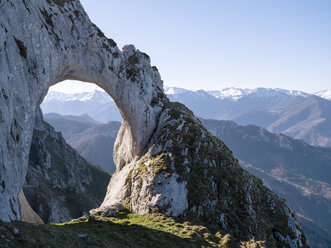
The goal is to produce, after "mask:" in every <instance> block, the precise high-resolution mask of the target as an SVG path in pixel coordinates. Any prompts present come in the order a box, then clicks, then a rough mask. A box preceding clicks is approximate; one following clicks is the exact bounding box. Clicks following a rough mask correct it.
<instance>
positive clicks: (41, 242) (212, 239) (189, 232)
mask: <svg viewBox="0 0 331 248" xmlns="http://www.w3.org/2000/svg"><path fill="white" fill-rule="evenodd" d="M254 243H255V242H254ZM255 244H256V243H255ZM242 245H244V244H242ZM252 245H253V244H252ZM239 246H240V245H239V243H235V242H234V241H232V240H231V236H230V235H229V234H226V235H222V234H221V233H219V232H218V230H217V227H216V226H208V227H206V226H204V225H202V224H201V223H198V221H192V222H187V221H184V220H180V219H174V218H171V217H166V216H164V215H161V214H148V215H137V214H133V213H127V212H121V213H120V214H119V215H118V217H116V218H104V217H100V218H98V219H93V220H90V221H88V220H87V219H86V218H85V219H84V218H83V219H81V220H79V221H72V222H68V223H63V224H56V225H54V224H52V225H35V224H28V223H24V222H19V221H15V222H12V223H3V222H0V247H25V248H28V247H57V248H58V247H239ZM244 247H255V246H250V245H249V244H245V245H244ZM257 247H258V246H257Z"/></svg>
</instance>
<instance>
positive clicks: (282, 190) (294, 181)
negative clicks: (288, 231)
mask: <svg viewBox="0 0 331 248" xmlns="http://www.w3.org/2000/svg"><path fill="white" fill-rule="evenodd" d="M47 116H48V115H46V118H45V120H46V121H48V122H49V123H51V124H52V125H53V126H54V127H55V129H56V130H57V131H61V132H63V134H64V137H65V138H66V139H67V142H68V143H69V144H71V145H72V146H73V147H74V148H77V150H78V152H79V153H80V154H81V155H82V156H83V157H85V158H86V159H87V160H88V161H89V162H92V163H96V164H98V165H100V166H101V167H103V168H104V169H106V170H107V171H109V172H114V170H115V167H114V165H113V163H112V165H111V166H112V167H109V165H110V164H109V161H112V153H111V152H109V151H111V149H113V143H114V140H115V137H116V134H117V131H118V130H119V127H120V123H119V122H110V123H108V124H95V123H89V122H86V120H85V118H86V116H85V117H84V118H82V117H80V118H81V120H80V121H78V120H71V119H72V117H66V116H63V117H61V116H57V117H55V116H53V117H52V118H49V117H47ZM68 118H70V119H68ZM201 122H202V124H203V125H204V126H205V127H206V128H207V129H208V130H209V131H210V132H211V133H213V134H214V135H215V136H217V137H219V138H220V139H222V140H223V141H224V142H225V144H226V145H227V146H229V148H230V149H231V150H232V151H233V153H234V155H235V157H237V158H238V159H239V161H240V163H241V165H242V166H243V167H244V168H245V169H247V170H248V171H250V172H251V173H253V174H254V175H256V176H257V177H259V178H262V179H263V180H264V184H265V185H267V186H268V187H270V188H271V189H272V190H273V191H275V192H276V193H277V194H278V195H280V196H281V197H283V198H285V199H287V201H288V202H289V203H290V205H291V206H293V207H294V209H296V211H297V212H298V214H299V216H300V219H301V221H302V222H303V227H304V230H305V231H306V234H307V235H308V238H309V240H310V241H311V243H312V244H313V246H312V247H328V243H330V242H331V239H330V237H331V219H330V213H331V148H322V147H314V146H311V145H308V144H306V143H304V142H302V141H299V140H295V139H293V138H290V137H287V136H285V135H282V134H273V133H270V132H268V131H267V130H265V129H263V128H259V127H256V126H253V125H247V126H239V125H237V124H235V123H234V122H233V121H218V120H205V119H201ZM91 154H92V155H93V156H94V157H91ZM96 161H100V162H99V163H97V162H96Z"/></svg>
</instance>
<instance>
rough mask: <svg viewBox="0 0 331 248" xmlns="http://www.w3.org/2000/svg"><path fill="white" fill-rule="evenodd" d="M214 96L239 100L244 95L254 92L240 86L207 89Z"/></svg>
mask: <svg viewBox="0 0 331 248" xmlns="http://www.w3.org/2000/svg"><path fill="white" fill-rule="evenodd" d="M207 92H208V93H209V94H211V95H212V96H214V97H216V98H219V99H231V100H233V101H237V100H238V99H240V98H242V97H243V96H247V95H248V94H250V93H251V92H252V90H251V89H239V88H233V87H231V88H225V89H221V90H210V91H207Z"/></svg>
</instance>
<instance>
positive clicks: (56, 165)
mask: <svg viewBox="0 0 331 248" xmlns="http://www.w3.org/2000/svg"><path fill="white" fill-rule="evenodd" d="M109 180H110V175H109V174H108V173H106V172H104V171H102V170H100V169H98V168H97V167H95V166H93V165H90V164H89V163H87V162H86V161H85V159H83V158H82V157H81V156H80V155H79V154H78V153H77V152H76V151H75V150H74V149H73V148H71V147H70V146H69V145H68V144H67V143H66V142H65V140H64V139H63V137H62V135H61V133H57V132H55V130H54V128H53V127H52V126H50V125H49V124H48V123H46V122H44V121H43V120H42V118H41V113H40V114H37V119H36V123H35V127H34V131H33V138H32V144H31V149H30V155H29V166H28V171H27V175H26V183H25V184H24V186H23V190H24V193H25V195H26V197H27V200H28V202H29V203H30V205H31V207H32V208H33V209H34V210H35V212H36V213H37V214H38V215H39V216H40V217H41V218H42V220H43V221H44V222H45V223H60V222H66V221H69V220H71V219H73V218H78V217H80V216H82V215H84V214H86V213H88V211H89V210H90V209H91V208H95V207H98V206H99V205H100V204H101V202H102V200H103V198H104V197H105V194H106V188H107V185H108V183H109Z"/></svg>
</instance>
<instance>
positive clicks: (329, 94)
mask: <svg viewBox="0 0 331 248" xmlns="http://www.w3.org/2000/svg"><path fill="white" fill-rule="evenodd" d="M314 95H315V96H319V97H321V98H324V99H326V100H329V101H331V90H321V91H318V92H316V93H314Z"/></svg>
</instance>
